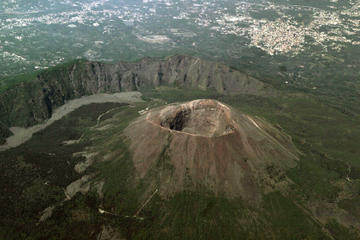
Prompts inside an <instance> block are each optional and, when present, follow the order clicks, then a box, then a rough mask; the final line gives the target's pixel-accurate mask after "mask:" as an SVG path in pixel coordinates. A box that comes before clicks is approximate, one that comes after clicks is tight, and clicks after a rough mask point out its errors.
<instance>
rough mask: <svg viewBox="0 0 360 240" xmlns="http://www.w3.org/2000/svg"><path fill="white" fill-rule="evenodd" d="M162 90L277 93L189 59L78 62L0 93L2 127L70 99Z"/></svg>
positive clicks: (38, 118)
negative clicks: (109, 62)
mask: <svg viewBox="0 0 360 240" xmlns="http://www.w3.org/2000/svg"><path fill="white" fill-rule="evenodd" d="M158 86H173V87H180V88H189V89H200V90H214V91H217V92H218V93H221V94H242V93H243V94H256V95H259V94H274V90H273V89H272V88H271V87H270V86H269V85H267V84H264V83H263V82H261V81H259V80H257V79H254V78H252V77H250V76H248V75H246V74H244V73H241V72H239V71H236V70H232V69H231V68H229V67H227V66H225V65H222V64H218V63H215V62H210V61H205V60H201V59H199V58H195V57H189V56H173V57H169V58H166V59H164V60H154V59H151V58H145V59H142V60H141V61H139V62H132V63H129V62H119V63H115V64H105V63H100V62H89V61H74V62H71V63H68V64H64V65H61V66H57V67H55V68H52V69H49V70H45V71H42V72H40V73H38V74H37V75H36V77H34V79H28V81H26V82H21V83H19V84H17V85H16V86H13V87H11V88H9V89H7V90H5V91H3V92H1V93H0V122H1V123H2V124H3V125H6V126H8V127H10V126H22V127H28V126H32V125H34V124H36V123H39V122H42V121H44V120H45V119H48V118H49V117H50V116H51V114H52V112H53V110H54V109H55V108H57V107H59V106H61V105H63V104H64V103H65V101H67V100H70V99H74V98H78V97H81V96H84V95H91V94H95V93H113V92H119V91H132V90H142V89H147V88H155V87H158ZM0 135H5V134H0Z"/></svg>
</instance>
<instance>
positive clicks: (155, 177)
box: [124, 100, 297, 202]
mask: <svg viewBox="0 0 360 240" xmlns="http://www.w3.org/2000/svg"><path fill="white" fill-rule="evenodd" d="M124 132H125V135H126V136H128V137H129V138H130V140H131V141H130V150H131V152H132V156H133V162H134V165H135V168H136V172H137V178H138V179H143V180H146V181H147V182H148V183H149V186H152V188H154V189H155V188H156V189H159V192H160V194H161V195H162V196H164V197H166V196H169V195H172V194H174V193H175V192H178V191H182V190H184V189H187V188H190V189H193V188H199V187H205V188H206V189H209V190H211V191H213V192H214V193H216V194H224V195H226V196H228V197H241V198H243V199H245V200H248V201H255V202H257V200H259V199H260V196H261V192H262V187H263V185H264V183H263V181H264V179H267V178H269V176H267V175H268V173H267V171H266V169H267V168H269V167H272V168H275V169H278V170H279V171H284V170H286V169H288V168H290V167H294V166H295V165H296V162H297V157H296V149H295V148H294V147H293V145H292V143H291V140H290V138H289V137H287V136H286V135H284V134H283V133H281V132H280V131H279V130H277V129H276V128H274V127H272V126H271V125H270V124H269V123H266V122H265V121H263V120H260V119H257V118H254V117H251V116H249V115H246V114H242V113H238V112H236V111H234V110H233V109H231V108H230V107H228V106H226V105H224V104H222V103H220V102H218V101H215V100H195V101H192V102H188V103H184V104H172V105H168V106H165V107H161V108H157V109H153V110H151V111H149V112H148V113H147V114H144V115H142V116H140V117H139V118H138V119H137V120H135V121H134V122H132V123H131V124H130V125H129V126H128V127H127V128H126V129H125V131H124ZM149 191H150V189H149Z"/></svg>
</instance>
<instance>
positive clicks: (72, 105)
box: [0, 92, 143, 152]
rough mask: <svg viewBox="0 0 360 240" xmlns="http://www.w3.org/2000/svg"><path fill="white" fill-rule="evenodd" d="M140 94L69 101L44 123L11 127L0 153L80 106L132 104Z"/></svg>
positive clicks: (93, 96)
mask: <svg viewBox="0 0 360 240" xmlns="http://www.w3.org/2000/svg"><path fill="white" fill-rule="evenodd" d="M142 101H143V100H142V99H141V93H140V92H120V93H114V94H105V93H102V94H95V95H91V96H83V97H81V98H78V99H74V100H70V101H68V102H67V103H65V104H64V105H62V106H60V107H58V108H57V109H55V111H54V113H53V115H52V116H51V118H50V119H48V120H47V121H46V122H44V123H41V124H38V125H35V126H32V127H29V128H22V127H11V128H10V130H11V131H12V133H13V135H12V136H10V137H8V138H7V139H6V143H5V144H4V145H0V152H1V151H5V150H7V149H10V148H14V147H17V146H19V145H21V144H23V143H25V142H26V141H28V140H30V139H31V137H32V135H33V134H35V133H37V132H39V131H41V130H43V129H45V128H46V127H48V126H50V125H51V124H52V123H53V122H55V121H57V120H59V119H61V118H62V117H64V116H65V115H67V114H69V113H70V112H72V111H74V110H76V109H78V108H79V107H81V106H84V105H87V104H91V103H105V102H115V103H134V102H142Z"/></svg>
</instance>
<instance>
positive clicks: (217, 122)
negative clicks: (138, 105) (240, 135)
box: [147, 99, 235, 137]
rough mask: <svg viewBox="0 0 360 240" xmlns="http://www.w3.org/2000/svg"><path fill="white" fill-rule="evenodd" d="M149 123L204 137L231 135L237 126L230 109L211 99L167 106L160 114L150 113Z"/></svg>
mask: <svg viewBox="0 0 360 240" xmlns="http://www.w3.org/2000/svg"><path fill="white" fill-rule="evenodd" d="M147 121H150V122H151V123H153V124H155V125H156V126H158V127H161V128H165V129H170V130H172V131H177V132H181V133H185V134H191V135H196V136H204V137H218V136H223V135H227V134H231V133H233V132H234V124H235V122H234V120H233V119H232V117H231V111H230V109H229V108H228V107H227V106H225V105H224V104H222V103H220V102H218V101H215V100H210V99H200V100H194V101H191V102H187V103H183V104H180V105H170V106H167V107H165V108H163V109H162V110H161V111H159V112H156V113H149V114H148V116H147Z"/></svg>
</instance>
